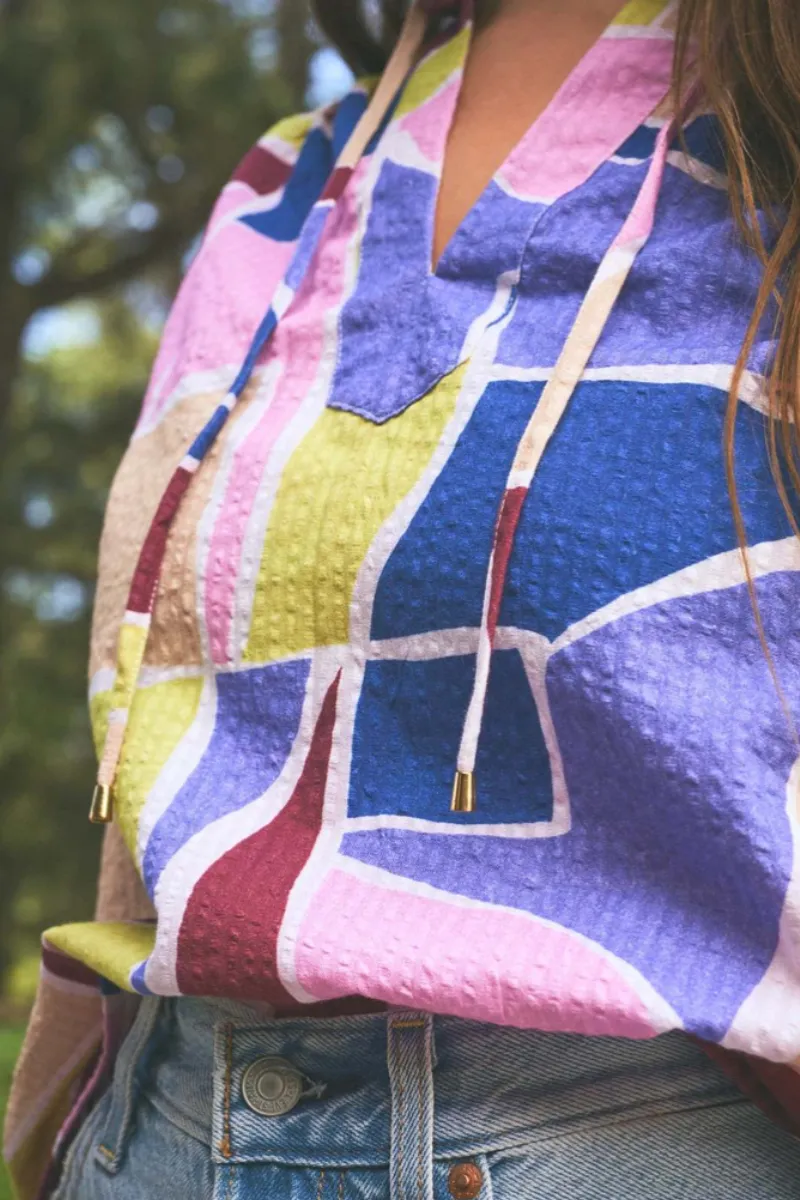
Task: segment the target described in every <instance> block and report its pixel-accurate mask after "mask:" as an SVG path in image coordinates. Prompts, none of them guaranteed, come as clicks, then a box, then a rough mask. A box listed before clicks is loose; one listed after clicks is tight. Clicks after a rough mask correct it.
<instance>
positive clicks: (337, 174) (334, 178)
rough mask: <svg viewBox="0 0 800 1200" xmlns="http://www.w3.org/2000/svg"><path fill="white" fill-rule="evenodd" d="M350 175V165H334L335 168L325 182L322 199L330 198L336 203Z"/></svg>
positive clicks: (351, 171) (351, 169) (351, 170)
mask: <svg viewBox="0 0 800 1200" xmlns="http://www.w3.org/2000/svg"><path fill="white" fill-rule="evenodd" d="M352 175H353V168H352V167H336V169H335V170H334V171H332V172H331V174H330V176H329V178H328V182H327V183H326V184H325V191H324V192H323V193H322V200H332V201H333V202H334V203H336V201H337V200H338V199H339V197H340V196H341V194H342V192H343V191H344V189H345V188H346V187H347V185H348V183H349V182H350V180H351V178H352Z"/></svg>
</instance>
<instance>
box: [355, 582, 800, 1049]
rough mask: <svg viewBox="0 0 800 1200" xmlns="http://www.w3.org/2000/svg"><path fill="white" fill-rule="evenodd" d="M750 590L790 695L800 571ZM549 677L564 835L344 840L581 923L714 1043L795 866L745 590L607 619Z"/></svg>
mask: <svg viewBox="0 0 800 1200" xmlns="http://www.w3.org/2000/svg"><path fill="white" fill-rule="evenodd" d="M758 595H759V600H760V605H761V612H762V615H763V619H764V623H765V628H766V631H767V636H768V639H769V643H770V646H771V647H772V649H773V652H774V653H775V656H776V661H777V664H778V670H779V672H780V676H781V680H782V684H783V687H784V688H785V690H786V693H787V695H788V696H789V697H790V698H791V700H793V701H795V702H796V701H797V698H798V697H799V696H800V623H798V620H797V612H798V609H800V576H798V575H797V574H796V573H780V574H775V575H772V576H769V577H767V578H765V579H763V580H761V581H760V582H759V584H758ZM547 683H548V693H549V697H550V705H551V713H552V718H553V722H554V725H555V730H556V734H557V737H558V743H559V746H560V749H561V753H562V756H563V760H564V768H565V772H566V781H567V788H568V792H569V798H570V807H571V813H572V821H573V827H572V830H571V832H570V833H568V834H566V835H564V836H562V837H557V838H553V839H544V840H510V839H504V838H482V839H480V840H477V839H474V838H471V837H469V836H464V837H455V838H454V837H443V836H441V835H438V834H437V835H426V834H419V833H409V832H405V831H399V830H384V831H380V832H369V833H354V834H350V835H348V836H347V837H346V838H345V839H344V842H343V846H342V850H343V852H344V853H346V854H348V855H350V856H352V857H353V858H358V859H361V860H363V861H366V862H369V863H373V864H375V865H377V866H380V867H383V868H385V869H387V870H389V871H392V872H394V873H395V874H397V875H400V876H405V877H408V878H412V879H416V880H420V881H422V882H425V883H430V884H432V885H434V886H436V887H437V888H441V889H444V890H446V891H451V892H454V893H456V894H460V895H466V896H470V897H474V898H476V899H480V900H485V901H489V902H491V903H495V904H503V905H509V906H511V907H513V908H518V909H522V910H524V911H528V912H531V913H535V914H536V915H538V916H541V917H544V918H546V919H548V920H552V921H555V922H557V923H558V924H560V925H563V926H565V927H567V928H569V929H574V930H577V931H578V932H580V933H582V934H584V935H585V936H587V937H589V938H591V939H592V940H594V941H596V942H598V943H599V944H600V945H602V946H604V947H606V948H607V949H608V950H610V951H611V952H613V953H614V954H616V955H618V956H619V957H620V958H621V959H623V960H625V961H626V962H628V963H630V964H632V965H633V966H634V967H635V968H636V969H637V970H639V971H640V972H641V973H642V975H643V976H644V977H645V978H646V979H648V980H649V982H650V983H651V984H652V985H653V987H655V988H656V990H657V991H658V992H659V993H660V994H661V995H662V996H663V997H664V998H665V999H666V1000H667V1001H668V1002H669V1003H670V1004H671V1005H672V1006H673V1007H674V1008H675V1009H676V1011H677V1012H678V1013H679V1015H680V1017H681V1018H682V1020H683V1021H684V1023H685V1025H686V1028H687V1029H688V1030H690V1031H691V1032H693V1033H695V1034H697V1035H699V1036H700V1037H704V1038H706V1039H708V1040H711V1041H716V1040H719V1039H721V1038H722V1037H723V1036H724V1034H725V1032H726V1030H727V1028H728V1027H729V1025H730V1023H731V1021H732V1019H733V1017H734V1015H735V1014H736V1012H737V1010H738V1008H739V1006H740V1005H741V1004H742V1002H743V1001H744V1000H745V998H746V997H747V996H748V994H749V993H750V991H751V990H752V989H753V987H754V986H755V985H756V984H757V983H758V981H759V980H760V979H761V977H762V976H763V974H764V972H765V971H766V969H767V967H768V966H769V963H770V961H771V959H772V956H773V954H774V952H775V948H776V945H777V939H778V927H779V921H780V917H781V912H782V908H783V904H784V900H785V896H786V889H787V884H788V880H789V877H790V873H791V868H792V859H793V848H792V837H791V831H790V828H789V823H788V819H787V815H786V803H787V798H786V786H787V782H788V778H789V774H790V771H791V769H792V766H793V764H794V761H795V758H796V753H797V752H796V748H795V746H794V743H793V740H792V736H791V732H790V729H789V727H788V724H787V721H786V717H785V715H784V713H783V711H782V709H781V706H780V703H779V700H778V697H777V694H776V691H775V688H774V686H773V683H772V679H771V676H770V673H769V669H768V667H767V664H766V660H765V657H764V654H763V650H762V647H761V645H760V642H759V639H758V636H757V633H756V627H755V622H754V617H753V612H752V609H751V607H750V599H749V596H748V592H747V589H746V588H745V587H734V588H729V589H726V590H722V591H715V592H706V593H703V594H701V595H697V596H692V597H687V598H680V599H676V600H672V601H670V602H667V603H665V604H662V605H658V606H656V607H653V608H650V609H646V610H644V611H642V612H638V613H634V614H632V615H630V616H627V617H624V618H621V619H620V620H618V621H616V622H614V623H612V624H610V625H606V626H604V627H603V628H601V629H599V630H598V631H597V632H595V633H593V634H590V635H589V636H587V637H585V638H583V639H581V640H580V641H578V642H576V643H574V644H573V645H571V646H569V647H567V648H566V649H564V650H562V651H560V652H559V653H557V654H556V655H554V657H553V658H552V659H551V661H550V665H549V669H548V674H547ZM795 708H796V710H800V704H795ZM795 716H797V711H796V713H795ZM478 785H479V789H480V780H479V781H478Z"/></svg>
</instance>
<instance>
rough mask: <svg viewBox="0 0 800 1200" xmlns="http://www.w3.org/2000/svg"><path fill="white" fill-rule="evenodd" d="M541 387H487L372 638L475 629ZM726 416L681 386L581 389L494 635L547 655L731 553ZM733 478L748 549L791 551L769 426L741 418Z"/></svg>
mask: <svg viewBox="0 0 800 1200" xmlns="http://www.w3.org/2000/svg"><path fill="white" fill-rule="evenodd" d="M542 387H543V385H542V384H541V383H496V384H492V385H490V386H489V387H488V388H487V390H486V392H485V393H484V395H483V397H482V398H481V400H480V402H479V403H478V405H477V407H476V409H475V412H474V413H473V416H472V419H471V420H470V422H469V424H468V425H467V428H466V429H465V430H464V432H463V434H462V435H461V437H460V439H459V441H458V444H457V445H456V446H455V448H454V450H453V452H452V454H451V455H450V458H449V459H448V461H447V463H446V464H445V466H444V468H443V469H442V471H441V473H440V475H439V477H438V478H437V480H436V481H435V483H434V484H433V487H432V488H431V491H430V492H429V494H428V496H427V497H426V499H425V501H424V502H423V504H422V505H421V506H420V508H419V510H418V511H417V513H416V515H415V517H414V519H413V521H412V522H411V524H410V526H409V528H408V529H407V530H406V532H405V534H404V535H403V537H402V538H401V539H400V541H399V542H398V544H397V546H396V548H395V550H394V552H393V553H392V555H391V557H390V559H389V561H388V563H387V564H386V566H385V568H384V570H383V573H382V575H381V578H380V581H379V584H378V588H377V591H376V599H375V605H374V610H373V621H372V637H373V638H376V639H380V638H396V637H404V636H409V635H413V634H419V633H427V632H430V631H433V630H438V629H453V628H462V627H470V626H476V625H478V624H479V623H480V616H481V605H482V599H483V594H484V585H485V578H486V571H487V566H488V561H489V555H490V551H491V542H492V533H493V529H494V522H495V519H496V515H497V509H498V505H499V503H500V498H501V496H502V493H503V488H504V486H505V481H506V478H507V475H508V471H509V468H510V465H511V463H512V461H513V457H514V453H515V450H516V446H517V443H518V441H519V439H520V437H521V435H522V432H523V430H524V428H525V425H526V424H527V421H528V419H529V417H530V414H531V412H532V411H533V409H534V407H535V405H536V403H537V401H538V398H539V396H540V395H541V391H542ZM726 405H727V396H726V395H725V394H724V393H723V392H721V391H719V390H717V389H715V388H709V387H700V386H696V385H690V384H661V385H656V384H650V383H618V382H605V381H604V382H592V381H589V382H583V383H581V384H580V385H579V386H578V388H577V390H576V392H575V394H574V396H573V398H572V400H571V402H570V405H569V408H568V410H567V412H566V414H565V416H564V418H563V420H562V422H561V424H560V426H559V428H558V429H557V430H556V433H555V435H554V436H553V438H552V440H551V442H550V445H549V446H548V449H547V452H546V454H545V455H544V458H543V460H542V463H541V465H540V467H539V469H538V472H537V474H536V477H535V479H534V481H533V485H532V487H531V490H530V494H529V496H528V498H527V500H526V502H525V506H524V508H523V512H522V518H521V520H520V524H519V529H518V532H517V537H516V540H515V543H514V549H513V552H512V555H511V560H510V563H509V572H508V578H507V582H506V590H505V598H504V601H503V606H502V609H501V614H500V624H501V625H510V626H516V627H519V628H523V629H529V630H532V631H534V632H536V633H540V634H542V635H543V636H544V637H546V638H548V639H549V640H551V641H552V640H554V639H555V638H557V637H558V636H559V635H560V634H561V633H563V632H564V630H565V629H567V628H568V627H569V626H570V625H573V624H574V623H575V622H576V621H580V620H582V619H583V618H584V617H586V616H588V614H589V613H591V612H594V611H595V610H596V609H598V608H601V607H603V606H604V605H605V604H608V603H610V602H611V601H612V600H616V599H617V598H618V597H620V596H622V595H625V593H627V592H630V591H633V590H634V589H635V588H639V587H643V586H644V585H646V584H649V583H653V582H655V580H657V579H660V578H663V577H664V576H665V575H670V574H672V573H673V572H675V571H678V570H681V569H683V568H684V567H687V566H689V565H691V564H692V563H695V562H700V561H701V560H703V559H705V558H708V557H710V556H711V555H714V554H719V553H722V552H725V551H729V550H733V549H735V548H736V546H737V545H738V542H737V537H736V530H735V528H734V524H733V518H732V515H731V505H730V498H729V496H728V491H727V485H726V481H725V471H724V457H723V451H722V431H723V422H724V414H725V409H726ZM737 468H738V482H739V490H740V495H739V500H740V504H741V507H742V512H743V515H744V520H745V526H746V529H747V534H748V540H749V542H750V543H751V544H756V543H758V542H761V541H772V540H776V539H779V538H783V537H788V536H790V533H791V528H790V525H789V522H788V520H787V518H786V515H785V513H784V512H783V509H782V507H781V503H780V499H779V498H778V495H777V492H776V489H775V485H774V483H773V480H772V476H771V472H770V466H769V460H768V456H767V450H766V445H765V429H764V419H763V418H762V416H761V415H760V414H759V413H757V412H756V411H754V410H753V409H751V408H748V407H746V406H744V405H742V406H740V410H739V419H738V433H737ZM642 514H647V516H646V520H644V523H643V515H642Z"/></svg>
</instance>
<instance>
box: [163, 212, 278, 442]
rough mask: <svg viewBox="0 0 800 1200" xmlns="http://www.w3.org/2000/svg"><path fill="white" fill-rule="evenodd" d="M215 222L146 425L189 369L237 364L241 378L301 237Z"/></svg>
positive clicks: (173, 329)
mask: <svg viewBox="0 0 800 1200" xmlns="http://www.w3.org/2000/svg"><path fill="white" fill-rule="evenodd" d="M239 195H240V196H242V192H240V193H239ZM229 200H230V193H228V192H226V194H225V203H226V204H227V203H229ZM214 222H215V225H214V226H213V227H212V231H211V233H210V234H209V235H208V237H207V238H206V241H205V243H204V245H203V247H202V249H201V250H200V253H199V254H198V256H197V258H196V259H195V261H194V263H193V264H192V266H191V268H190V270H189V272H188V274H187V276H186V279H185V280H184V281H183V284H182V286H181V289H180V291H179V293H178V297H177V299H176V301H175V304H174V305H173V308H172V312H171V313H170V316H169V320H168V321H167V325H166V329H165V330H164V336H163V339H162V342H161V349H160V350H159V353H158V357H157V358H156V363H155V367H154V369H153V375H152V378H151V382H150V386H149V388H148V390H147V395H146V396H145V400H144V406H143V408H142V415H141V417H140V419H139V429H140V430H141V428H142V427H143V426H145V427H152V425H153V424H154V423H156V422H157V421H158V420H159V419H160V418H161V416H162V415H163V412H164V410H165V408H166V407H167V404H168V402H169V399H170V396H171V395H172V393H173V392H174V390H175V388H176V387H177V386H178V384H179V383H180V382H181V380H182V379H184V378H185V376H186V375H189V374H191V373H193V372H196V371H210V370H214V369H217V368H220V367H226V366H230V367H231V368H232V373H231V382H233V376H234V375H235V373H236V369H237V368H238V366H239V363H240V361H241V360H242V359H243V358H244V355H245V354H246V353H247V349H248V347H249V345H250V342H251V340H252V338H253V334H254V333H255V331H256V329H257V328H258V325H259V323H260V321H261V319H262V317H263V316H264V314H265V313H266V311H267V309H268V308H269V306H270V303H271V300H272V297H273V295H274V293H275V289H276V287H277V286H278V284H279V283H280V281H281V279H282V278H283V276H284V274H285V272H286V268H287V267H288V265H289V261H290V259H291V256H292V253H293V251H294V243H277V242H273V241H270V240H269V239H267V238H265V237H262V236H261V235H260V234H258V233H256V232H254V230H252V229H250V228H248V227H247V226H246V225H242V224H240V223H239V222H238V221H236V220H230V219H229V220H227V221H225V220H223V222H222V223H221V224H220V223H217V217H216V213H215V217H214Z"/></svg>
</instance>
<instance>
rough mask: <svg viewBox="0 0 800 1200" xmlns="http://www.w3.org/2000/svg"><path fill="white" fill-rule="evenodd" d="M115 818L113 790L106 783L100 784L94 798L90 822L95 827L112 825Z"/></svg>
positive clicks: (90, 810)
mask: <svg viewBox="0 0 800 1200" xmlns="http://www.w3.org/2000/svg"><path fill="white" fill-rule="evenodd" d="M113 817H114V804H113V801H112V799H111V788H110V787H109V786H108V785H107V784H105V783H98V785H97V787H96V788H95V789H94V794H93V796H92V806H91V808H90V809H89V820H90V821H91V822H92V824H93V825H110V824H111V821H112V820H113Z"/></svg>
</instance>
